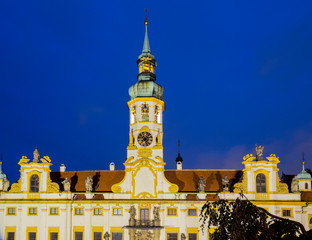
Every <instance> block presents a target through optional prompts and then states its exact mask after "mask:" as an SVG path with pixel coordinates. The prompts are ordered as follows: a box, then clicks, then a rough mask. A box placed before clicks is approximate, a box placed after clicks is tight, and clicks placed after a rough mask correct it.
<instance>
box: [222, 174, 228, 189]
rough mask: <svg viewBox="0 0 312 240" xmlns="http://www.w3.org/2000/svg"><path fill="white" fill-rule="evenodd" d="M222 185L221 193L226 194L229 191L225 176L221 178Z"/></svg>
mask: <svg viewBox="0 0 312 240" xmlns="http://www.w3.org/2000/svg"><path fill="white" fill-rule="evenodd" d="M222 185H223V192H228V191H229V179H228V177H227V176H225V177H224V178H222Z"/></svg>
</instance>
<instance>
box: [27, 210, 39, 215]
mask: <svg viewBox="0 0 312 240" xmlns="http://www.w3.org/2000/svg"><path fill="white" fill-rule="evenodd" d="M28 215H37V208H28Z"/></svg>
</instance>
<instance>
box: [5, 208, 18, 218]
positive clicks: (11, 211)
mask: <svg viewBox="0 0 312 240" xmlns="http://www.w3.org/2000/svg"><path fill="white" fill-rule="evenodd" d="M9 212H10V213H9ZM16 212H17V211H16V207H7V210H6V216H16Z"/></svg>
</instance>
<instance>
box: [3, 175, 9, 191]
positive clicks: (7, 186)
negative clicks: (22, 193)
mask: <svg viewBox="0 0 312 240" xmlns="http://www.w3.org/2000/svg"><path fill="white" fill-rule="evenodd" d="M2 181H3V182H2V190H3V192H7V191H8V190H9V187H10V181H9V180H8V179H7V178H6V177H4V178H3V180H2Z"/></svg>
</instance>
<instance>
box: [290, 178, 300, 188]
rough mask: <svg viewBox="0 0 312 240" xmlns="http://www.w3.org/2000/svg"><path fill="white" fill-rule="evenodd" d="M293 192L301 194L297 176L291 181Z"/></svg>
mask: <svg viewBox="0 0 312 240" xmlns="http://www.w3.org/2000/svg"><path fill="white" fill-rule="evenodd" d="M291 192H299V180H298V178H297V176H294V178H293V179H292V181H291Z"/></svg>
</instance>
